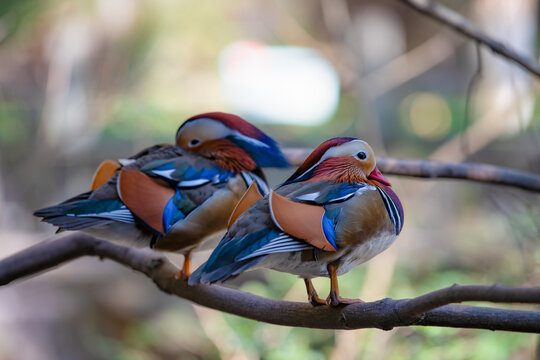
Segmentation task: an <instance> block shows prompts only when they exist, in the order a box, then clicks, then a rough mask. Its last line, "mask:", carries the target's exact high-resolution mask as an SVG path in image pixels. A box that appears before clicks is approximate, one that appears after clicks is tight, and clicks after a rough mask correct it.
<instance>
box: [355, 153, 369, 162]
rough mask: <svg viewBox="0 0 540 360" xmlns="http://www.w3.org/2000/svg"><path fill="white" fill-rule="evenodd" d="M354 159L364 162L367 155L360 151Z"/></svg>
mask: <svg viewBox="0 0 540 360" xmlns="http://www.w3.org/2000/svg"><path fill="white" fill-rule="evenodd" d="M356 157H357V158H359V159H360V160H365V159H366V158H367V154H366V153H365V152H363V151H360V152H359V153H358V154H356Z"/></svg>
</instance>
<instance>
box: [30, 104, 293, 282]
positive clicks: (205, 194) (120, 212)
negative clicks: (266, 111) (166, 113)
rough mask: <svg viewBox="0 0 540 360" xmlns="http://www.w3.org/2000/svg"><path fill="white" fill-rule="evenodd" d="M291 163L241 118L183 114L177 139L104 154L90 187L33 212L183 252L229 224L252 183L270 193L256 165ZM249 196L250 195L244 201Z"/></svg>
mask: <svg viewBox="0 0 540 360" xmlns="http://www.w3.org/2000/svg"><path fill="white" fill-rule="evenodd" d="M285 166H288V163H287V161H286V160H285V158H284V156H283V154H282V153H281V151H280V150H279V147H278V145H277V144H276V142H275V141H274V140H273V139H271V138H270V137H269V136H267V135H266V134H265V133H263V132H262V131H261V130H259V129H258V128H256V127H255V126H253V125H252V124H250V123H248V122H247V121H245V120H243V119H242V118H240V117H238V116H235V115H232V114H226V113H219V112H214V113H205V114H200V115H197V116H194V117H192V118H190V119H188V120H186V121H185V122H184V123H183V124H182V125H181V126H180V128H179V129H178V132H177V134H176V145H156V146H154V147H151V148H149V149H145V150H143V151H142V152H140V153H139V154H137V155H135V156H133V157H132V158H130V159H128V160H123V161H120V163H118V162H115V161H111V160H106V161H104V162H103V163H102V164H101V166H100V167H99V168H98V170H97V171H96V174H95V175H94V179H93V181H92V186H91V191H89V192H86V193H83V194H80V195H78V196H75V197H74V198H71V199H68V200H66V201H64V202H63V203H61V204H59V205H56V206H52V207H48V208H45V209H41V210H38V211H36V212H35V213H34V215H36V216H39V217H42V218H43V221H45V222H48V223H51V224H53V225H56V226H58V227H59V231H60V230H81V231H84V232H86V233H88V234H90V235H93V236H96V237H99V238H101V239H105V240H110V241H114V242H122V243H125V244H128V245H132V246H138V247H144V246H150V247H152V248H154V249H158V250H165V251H174V252H179V253H182V254H184V257H185V259H184V266H183V268H182V271H181V272H180V273H179V275H181V276H183V277H187V276H189V270H190V269H189V268H190V253H191V251H193V250H194V249H196V248H200V247H201V245H202V244H203V243H205V242H207V240H208V239H209V238H211V237H212V235H214V234H215V233H216V232H219V231H221V230H224V229H225V228H226V227H227V224H228V221H229V218H230V217H231V215H232V213H233V211H234V209H235V206H236V204H237V203H238V201H239V200H240V199H241V198H242V196H243V194H244V193H245V192H246V190H247V188H248V187H249V186H250V185H253V187H251V188H250V189H251V191H250V194H252V195H254V196H256V199H258V198H260V197H262V196H263V195H265V194H267V193H268V190H269V188H268V185H267V184H266V180H265V177H264V174H263V172H262V170H261V167H285ZM245 201H247V198H246V200H245Z"/></svg>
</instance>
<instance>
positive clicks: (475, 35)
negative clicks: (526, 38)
mask: <svg viewBox="0 0 540 360" xmlns="http://www.w3.org/2000/svg"><path fill="white" fill-rule="evenodd" d="M398 1H400V2H401V3H403V4H405V5H406V6H408V7H410V8H412V9H414V10H416V11H418V12H420V13H422V14H424V15H427V16H429V17H431V18H432V19H435V20H437V21H438V22H440V23H442V24H445V25H447V26H449V27H451V28H452V29H454V30H455V31H457V32H459V33H461V34H463V35H464V36H466V37H468V38H470V39H473V40H476V41H477V42H479V43H481V44H483V45H485V46H487V47H488V48H490V49H491V50H492V51H493V52H494V53H496V54H499V55H501V56H503V57H505V58H507V59H508V60H510V61H513V62H515V63H516V64H519V65H520V66H521V67H523V68H524V69H527V70H528V71H529V72H530V73H532V74H534V75H536V76H539V77H540V64H538V62H537V61H536V60H534V59H530V58H528V57H527V56H525V55H522V54H520V53H519V52H517V51H516V50H515V49H513V48H512V47H510V46H509V45H506V44H504V43H502V42H501V41H498V40H495V39H494V38H492V37H490V36H488V35H486V34H485V33H483V32H482V31H481V30H480V29H479V28H478V27H477V26H475V25H474V24H473V23H471V22H470V21H468V20H467V19H465V18H464V17H463V16H461V15H460V14H458V13H457V12H455V11H453V10H451V9H449V8H447V7H445V6H442V5H439V4H437V3H436V2H435V1H430V0H398Z"/></svg>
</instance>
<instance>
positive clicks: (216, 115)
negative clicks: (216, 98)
mask: <svg viewBox="0 0 540 360" xmlns="http://www.w3.org/2000/svg"><path fill="white" fill-rule="evenodd" d="M201 118H210V119H213V120H216V121H219V122H221V123H222V124H223V125H225V126H226V127H228V128H229V129H232V130H236V131H238V132H239V133H240V134H242V135H245V136H249V137H250V138H254V139H257V140H263V139H265V137H266V135H265V134H264V133H263V132H262V131H261V130H259V129H257V128H256V127H255V126H253V125H251V124H250V123H249V122H247V121H246V120H244V119H242V118H241V117H240V116H236V115H233V114H228V113H224V112H207V113H204V114H199V115H195V116H192V117H190V118H189V119H187V120H186V121H185V122H184V123H183V124H182V126H184V125H186V124H187V123H189V122H190V121H193V120H197V119H201ZM182 126H181V127H180V129H181V128H182ZM180 129H178V131H180Z"/></svg>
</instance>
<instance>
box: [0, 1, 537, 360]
mask: <svg viewBox="0 0 540 360" xmlns="http://www.w3.org/2000/svg"><path fill="white" fill-rule="evenodd" d="M440 3H442V4H444V5H447V6H449V7H451V8H453V9H454V10H456V11H458V12H459V13H461V14H462V15H463V16H465V17H466V18H468V19H470V20H471V21H472V22H474V23H475V24H477V25H478V26H479V27H480V28H481V29H483V30H484V31H486V32H487V33H489V34H491V35H493V36H495V37H497V38H499V39H501V40H504V41H505V42H506V43H509V44H511V45H512V46H513V47H515V48H516V49H518V50H519V51H520V52H522V53H523V54H526V55H527V56H529V57H531V58H537V56H536V54H537V52H538V51H537V49H538V36H537V35H538V27H537V22H538V16H539V10H538V4H537V2H536V1H534V0H514V1H505V0H469V1H466V0H461V1H458V0H454V1H449V0H448V1H442V0H441V1H440ZM538 95H539V93H538V82H537V81H536V79H533V78H532V77H531V76H529V75H528V74H527V73H525V72H524V71H523V70H522V69H521V68H519V67H517V66H515V65H511V64H509V63H508V62H507V61H506V60H504V59H502V58H500V57H496V56H495V55H493V54H492V53H491V52H490V51H487V50H485V49H478V48H477V46H476V44H475V43H474V42H471V41H469V40H466V39H464V38H463V37H461V36H458V35H456V34H455V33H453V32H452V31H451V30H449V29H447V28H444V27H441V26H440V25H438V24H437V23H435V22H433V21H432V20H429V19H427V18H425V17H424V16H422V15H419V14H418V13H415V12H413V11H411V10H410V9H408V8H406V7H404V6H403V5H402V4H400V3H399V1H395V0H384V1H383V0H378V1H375V0H373V1H367V0H354V1H353V0H316V1H307V0H298V1H294V2H292V1H291V2H289V1H285V0H271V1H262V0H251V1H248V0H228V1H224V0H218V1H212V2H210V1H195V0H181V1H178V0H154V1H150V0H79V1H68V0H39V1H38V0H2V1H1V2H0V238H1V243H0V255H1V256H2V257H4V256H7V255H8V254H11V253H13V252H15V251H17V250H20V249H23V248H25V247H27V246H30V245H32V244H35V243H37V242H39V241H43V240H44V239H47V238H50V237H52V236H53V234H54V229H53V227H52V226H49V225H47V224H42V223H39V221H38V220H37V219H36V218H34V217H32V212H33V211H34V210H35V209H37V208H41V207H44V206H47V205H51V204H54V203H57V202H59V201H61V200H63V199H65V198H67V197H71V196H73V195H76V194H78V193H81V192H84V191H86V190H87V188H88V187H89V184H90V179H91V176H92V173H93V171H94V169H95V168H96V166H97V165H98V164H99V163H100V161H101V160H102V159H104V158H121V157H126V156H129V155H130V154H132V153H134V152H136V151H138V150H140V149H141V148H143V147H145V146H148V145H152V144H154V143H160V142H172V141H173V139H174V134H175V131H176V129H177V127H178V126H179V125H180V124H181V123H182V121H184V119H186V118H187V117H189V116H192V115H194V114H197V113H201V112H206V111H216V110H217V111H219V110H222V111H229V112H235V113H238V114H240V115H243V116H245V117H246V118H247V119H248V120H250V121H252V122H254V123H256V124H257V125H258V126H260V127H261V128H263V129H264V130H265V131H266V132H268V133H269V134H270V135H271V136H273V137H274V138H276V139H278V140H279V141H280V142H281V144H282V145H283V146H284V147H314V146H316V145H318V144H319V143H321V142H322V141H324V140H326V139H327V138H330V137H334V136H339V135H348V136H357V137H360V138H363V139H365V140H367V141H368V142H369V143H371V144H372V145H373V146H374V148H375V151H376V153H377V154H379V155H386V156H393V157H403V158H409V157H410V158H431V159H437V160H445V161H453V162H459V161H478V162H485V163H490V164H496V165H503V166H508V167H511V168H515V169H521V170H526V171H531V172H536V173H538V172H540V134H539V131H540V108H539V106H538ZM289 173H290V171H284V172H278V171H269V172H268V174H269V177H270V181H271V182H272V184H273V185H275V184H278V183H279V182H280V181H282V180H283V179H284V178H285V176H287V174H289ZM390 179H391V181H392V182H393V184H394V187H395V189H396V192H397V193H398V194H399V196H400V197H401V199H402V202H403V203H404V207H405V213H406V221H405V228H404V230H403V232H402V234H401V235H400V237H399V239H398V241H397V242H396V243H395V244H394V245H393V246H392V247H391V248H390V249H389V250H387V251H386V252H385V253H383V254H381V255H380V256H378V257H376V258H375V259H373V260H372V261H370V262H369V263H367V264H364V265H361V266H359V267H358V268H356V269H355V270H353V271H351V272H350V273H349V274H347V275H345V276H343V277H342V279H341V282H340V284H341V286H342V289H341V291H342V294H343V296H345V297H360V298H362V299H363V300H366V301H371V300H377V299H380V298H382V297H386V296H390V297H394V298H404V297H414V296H418V295H420V294H422V293H424V292H427V291H431V290H436V289H438V288H441V287H446V286H449V285H452V284H453V283H460V284H492V283H502V284H506V285H518V286H519V285H521V286H532V285H536V286H538V285H539V284H540V281H539V280H540V269H539V267H538V263H539V261H540V251H539V247H538V245H539V238H540V236H539V234H540V221H539V219H540V203H539V197H538V195H537V194H533V193H530V192H525V191H520V190H513V189H509V188H501V187H496V186H489V185H480V184H474V183H466V182H458V181H450V180H442V181H426V180H421V179H410V178H397V177H391V178H390ZM207 255H208V254H199V256H198V259H197V261H198V262H199V263H200V262H201V261H203V260H204V258H205V256H207ZM171 258H172V259H173V260H174V261H177V260H178V258H176V257H175V256H174V255H171ZM315 285H316V286H317V288H318V289H319V293H320V294H326V292H327V291H328V287H329V284H328V281H327V280H325V279H319V280H317V281H316V282H315ZM230 286H232V287H237V288H240V289H242V290H244V291H249V292H253V293H256V294H259V295H262V296H267V297H271V298H276V299H288V300H295V301H306V295H305V290H304V285H303V282H302V281H300V280H298V279H297V278H295V277H294V276H292V275H288V274H281V273H276V272H272V271H258V272H253V273H248V274H245V275H243V276H241V277H240V278H238V279H236V280H235V281H234V282H232V283H231V284H230ZM503 306H504V305H503ZM513 308H527V307H519V306H513ZM538 346H539V345H538V336H537V335H530V334H515V333H504V332H489V331H482V330H468V329H445V328H422V327H409V328H399V329H394V330H392V331H388V332H385V331H380V330H373V329H369V330H358V331H349V332H345V331H322V330H310V329H296V328H295V329H291V328H286V327H277V326H273V325H267V324H262V323H257V322H253V321H250V320H245V319H241V318H238V317H235V316H230V315H226V314H222V313H220V312H217V311H214V310H209V309H205V308H201V307H198V306H193V305H192V304H191V303H189V302H187V301H184V300H182V299H178V298H174V297H171V296H168V295H166V294H164V293H161V292H160V291H158V290H157V289H156V288H155V286H154V285H153V284H152V283H151V282H150V281H148V279H146V278H144V277H143V276H141V275H139V274H136V273H134V272H133V271H131V270H129V269H126V268H124V267H122V266H119V265H117V264H115V263H112V262H110V261H99V260H98V259H94V258H92V259H82V260H77V261H74V262H72V263H70V264H68V265H65V266H63V267H61V268H59V269H57V270H54V271H51V272H49V273H46V274H42V275H40V276H39V277H36V278H33V279H29V280H25V281H21V282H19V283H16V284H12V285H9V286H7V287H4V288H0V359H2V360H3V359H177V358H182V359H201V358H204V359H258V358H263V359H299V358H305V359H324V358H329V359H355V358H362V359H515V360H518V359H535V358H538V356H539V355H538V354H539V352H538Z"/></svg>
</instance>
